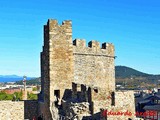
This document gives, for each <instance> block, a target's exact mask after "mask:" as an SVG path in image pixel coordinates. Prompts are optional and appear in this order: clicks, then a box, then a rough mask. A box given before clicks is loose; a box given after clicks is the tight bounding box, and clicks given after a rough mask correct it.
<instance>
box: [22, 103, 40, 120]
mask: <svg viewBox="0 0 160 120" xmlns="http://www.w3.org/2000/svg"><path fill="white" fill-rule="evenodd" d="M37 116H38V101H37V100H25V101H24V119H29V120H33V118H36V119H37Z"/></svg>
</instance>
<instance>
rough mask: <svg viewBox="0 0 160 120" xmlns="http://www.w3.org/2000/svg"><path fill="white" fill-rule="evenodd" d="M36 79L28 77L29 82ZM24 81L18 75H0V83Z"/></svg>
mask: <svg viewBox="0 0 160 120" xmlns="http://www.w3.org/2000/svg"><path fill="white" fill-rule="evenodd" d="M33 78H35V77H27V80H30V79H33ZM20 80H23V76H17V75H0V82H15V81H20Z"/></svg>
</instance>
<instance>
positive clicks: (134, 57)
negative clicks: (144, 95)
mask: <svg viewBox="0 0 160 120" xmlns="http://www.w3.org/2000/svg"><path fill="white" fill-rule="evenodd" d="M159 5H160V2H159V0H153V1H151V0H99V1H98V0H79V1H78V0H77V1H76V0H68V1H66V0H41V1H40V0H14V1H13V0H3V1H2V0H1V1H0V74H1V75H7V74H17V75H27V76H40V57H39V56H40V52H41V51H42V44H43V25H44V24H46V22H47V19H49V18H53V19H54V18H55V19H57V20H58V21H59V23H61V22H62V21H63V20H72V24H73V39H75V38H84V39H86V41H87V42H88V41H90V40H98V41H100V42H101V43H103V42H111V43H113V44H114V45H115V50H116V56H117V59H116V61H115V64H116V65H125V66H129V67H133V68H135V69H137V70H140V71H142V72H147V73H153V74H160V64H159V63H160V56H159V53H160V7H159Z"/></svg>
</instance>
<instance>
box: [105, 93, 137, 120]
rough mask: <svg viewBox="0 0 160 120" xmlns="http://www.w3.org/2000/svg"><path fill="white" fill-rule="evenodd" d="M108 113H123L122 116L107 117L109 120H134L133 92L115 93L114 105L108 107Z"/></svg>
mask: <svg viewBox="0 0 160 120" xmlns="http://www.w3.org/2000/svg"><path fill="white" fill-rule="evenodd" d="M107 110H108V112H115V113H117V112H124V114H123V115H108V116H107V118H108V119H109V120H128V118H131V119H132V120H134V119H135V118H136V116H135V101H134V93H133V91H126V92H115V105H114V106H111V107H108V109H107Z"/></svg>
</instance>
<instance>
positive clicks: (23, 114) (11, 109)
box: [0, 100, 38, 120]
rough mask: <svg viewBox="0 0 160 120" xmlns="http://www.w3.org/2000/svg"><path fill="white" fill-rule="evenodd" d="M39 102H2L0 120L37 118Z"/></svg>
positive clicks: (0, 104) (0, 103)
mask: <svg viewBox="0 0 160 120" xmlns="http://www.w3.org/2000/svg"><path fill="white" fill-rule="evenodd" d="M37 110H38V101H30V100H27V101H0V120H24V119H30V120H32V119H33V117H36V118H37Z"/></svg>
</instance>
